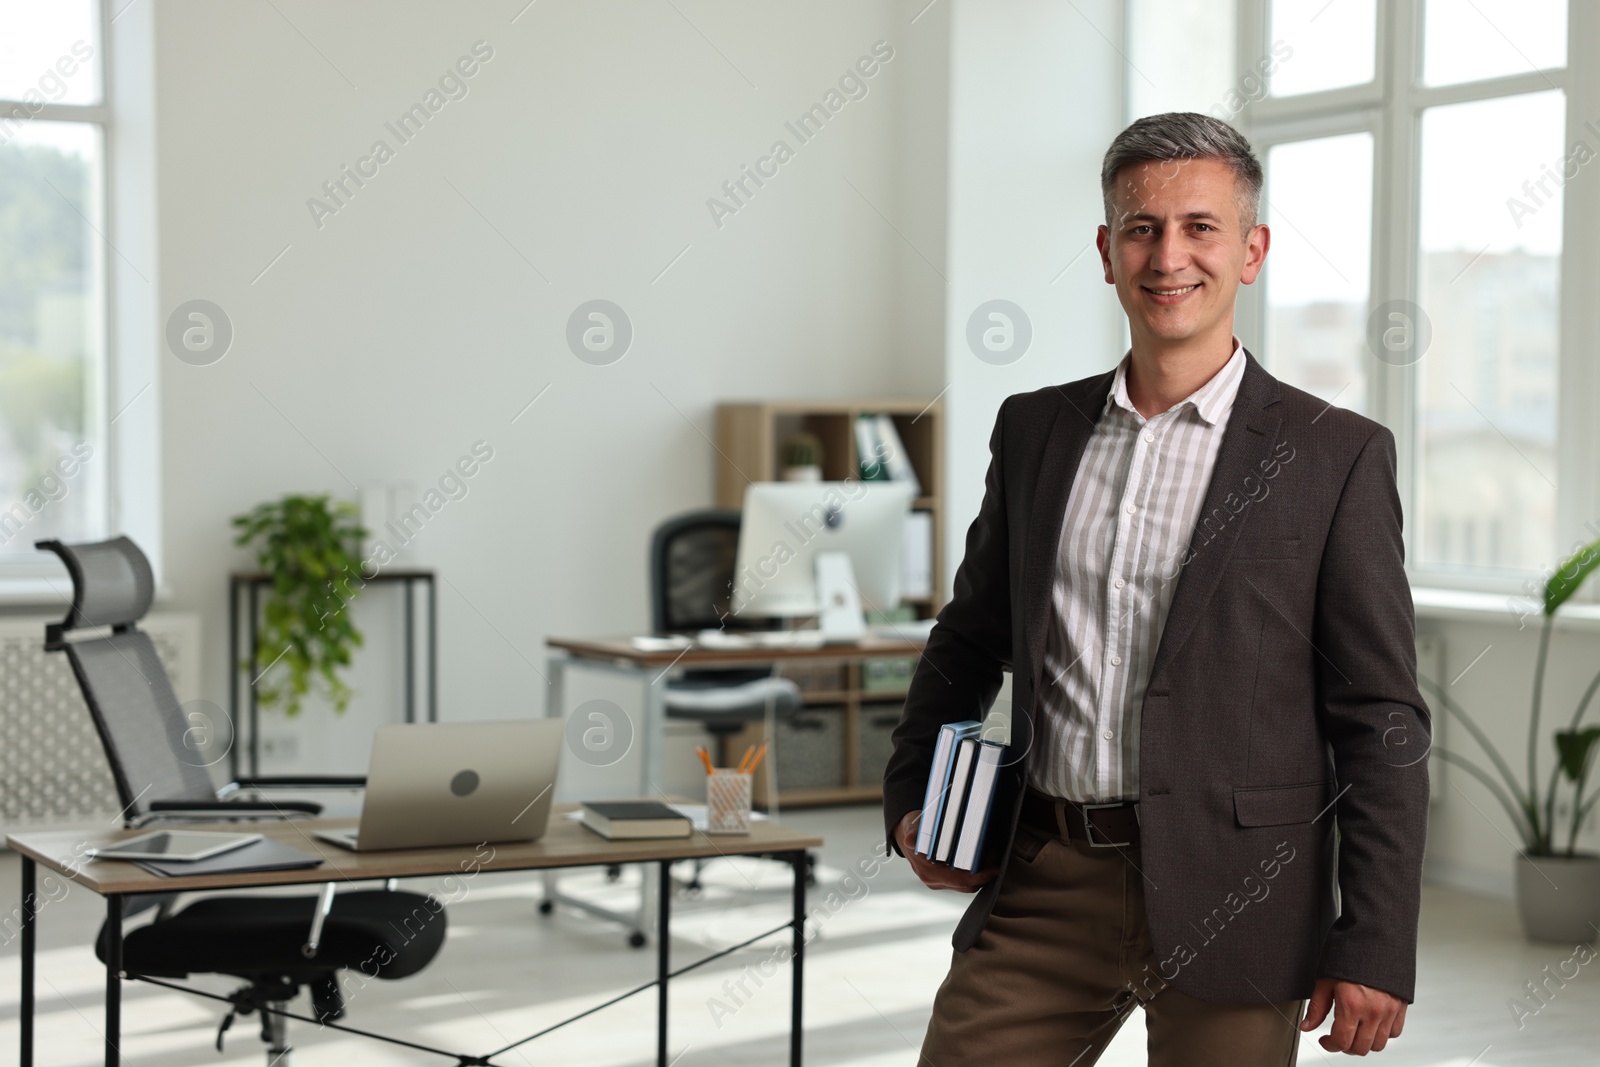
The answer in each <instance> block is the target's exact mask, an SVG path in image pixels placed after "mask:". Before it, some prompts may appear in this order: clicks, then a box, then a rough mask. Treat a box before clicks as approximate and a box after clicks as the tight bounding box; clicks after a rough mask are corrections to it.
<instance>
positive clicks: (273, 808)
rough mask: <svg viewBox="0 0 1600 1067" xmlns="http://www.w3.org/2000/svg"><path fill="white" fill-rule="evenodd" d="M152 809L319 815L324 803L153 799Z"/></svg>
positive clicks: (157, 810)
mask: <svg viewBox="0 0 1600 1067" xmlns="http://www.w3.org/2000/svg"><path fill="white" fill-rule="evenodd" d="M150 811H151V812H152V813H154V812H161V813H162V814H163V815H170V814H172V813H174V812H180V811H192V812H197V813H205V814H211V813H213V812H226V811H252V812H280V813H282V812H291V811H292V812H298V813H303V814H306V815H318V814H321V812H322V805H321V804H318V803H317V802H315V801H312V800H278V801H272V800H152V801H151V802H150Z"/></svg>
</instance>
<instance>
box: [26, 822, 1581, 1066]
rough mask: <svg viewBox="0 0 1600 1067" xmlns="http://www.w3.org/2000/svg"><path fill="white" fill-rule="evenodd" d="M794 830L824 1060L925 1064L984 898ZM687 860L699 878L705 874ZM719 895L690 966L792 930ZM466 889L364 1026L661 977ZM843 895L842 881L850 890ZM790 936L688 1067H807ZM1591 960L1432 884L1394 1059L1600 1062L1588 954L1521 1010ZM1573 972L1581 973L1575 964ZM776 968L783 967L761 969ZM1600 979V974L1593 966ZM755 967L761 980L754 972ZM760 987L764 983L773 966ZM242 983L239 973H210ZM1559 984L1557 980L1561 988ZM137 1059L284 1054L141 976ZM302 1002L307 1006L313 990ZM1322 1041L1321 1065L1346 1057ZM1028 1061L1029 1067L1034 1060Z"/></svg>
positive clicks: (682, 1028)
mask: <svg viewBox="0 0 1600 1067" xmlns="http://www.w3.org/2000/svg"><path fill="white" fill-rule="evenodd" d="M785 821H787V822H791V823H793V824H796V825H799V826H802V827H806V828H809V829H815V830H816V831H817V832H819V833H821V834H822V835H823V836H824V837H825V839H826V840H827V842H828V844H827V847H826V848H825V849H824V850H823V855H822V861H821V863H822V865H821V867H820V870H819V885H818V886H817V887H816V888H815V889H814V890H813V895H812V897H811V900H810V908H811V910H812V914H813V916H814V917H815V921H816V936H815V939H814V940H813V941H812V942H811V945H810V947H809V949H808V955H807V964H806V1002H805V1007H806V1015H805V1017H806V1062H807V1063H808V1064H814V1065H818V1067H821V1065H833V1067H847V1065H848V1067H913V1065H914V1064H915V1063H916V1060H917V1054H916V1050H917V1048H918V1047H919V1045H920V1043H921V1037H922V1033H923V1030H924V1028H925V1027H926V1025H927V1020H928V1010H929V1005H930V1003H931V1001H932V997H933V991H934V990H935V989H936V988H937V986H938V984H939V982H940V980H941V979H942V978H943V976H944V972H945V969H946V967H947V966H948V964H949V959H950V932H951V930H952V928H953V927H954V924H955V921H956V918H957V917H958V916H959V915H960V913H961V910H962V908H963V906H964V905H965V902H966V900H967V898H965V897H959V896H957V895H955V894H950V893H933V892H929V891H927V890H925V889H923V888H922V887H921V886H920V884H919V883H917V882H916V881H915V880H914V879H913V878H912V877H911V875H910V872H909V870H908V868H907V867H906V865H905V863H904V861H902V860H898V859H896V860H894V861H893V862H892V863H889V864H887V865H885V866H883V868H882V869H881V870H880V871H878V873H877V874H876V875H874V876H873V877H871V878H870V879H865V880H860V881H843V882H842V881H841V880H840V879H841V878H842V876H843V874H844V872H845V871H846V870H848V869H849V868H850V867H851V866H853V865H854V864H856V862H857V861H858V860H863V859H870V858H871V857H873V856H874V850H875V849H876V848H877V847H878V846H879V844H880V842H881V831H880V825H881V823H880V817H879V814H878V811H877V809H875V808H847V809H829V810H816V811H809V812H793V813H790V814H789V815H786V816H785ZM685 873H687V871H686V870H685ZM634 877H636V876H635V875H633V874H631V873H630V874H628V875H627V876H626V878H625V881H624V882H623V883H621V884H607V883H606V882H605V881H604V879H603V877H602V876H601V875H600V873H599V872H583V873H581V874H574V875H572V876H570V877H569V879H568V881H567V882H566V883H564V885H566V886H569V887H570V888H571V889H572V890H573V891H578V890H579V889H580V888H583V891H585V892H587V893H589V894H590V895H592V896H593V897H594V898H596V899H601V898H606V897H609V898H613V899H615V900H616V901H617V902H619V903H624V904H625V903H627V902H628V901H630V900H632V899H636V889H634V888H633V886H632V882H631V880H632V878H634ZM17 879H18V864H17V859H16V857H15V856H11V855H9V854H6V855H5V856H4V858H3V859H0V901H3V902H4V911H5V914H6V916H11V915H13V914H14V913H13V908H14V907H15V906H16V903H17V899H16V898H17V890H18V886H17ZM706 880H707V883H708V884H707V887H706V889H705V891H704V892H703V893H702V894H701V896H700V898H699V899H687V898H685V899H681V900H680V901H679V902H678V903H677V904H676V905H675V912H674V915H675V921H674V924H673V934H674V937H673V954H674V962H675V964H676V965H682V964H683V963H687V962H688V961H690V960H691V959H693V958H694V957H695V956H696V955H698V954H700V953H702V952H705V951H709V950H715V949H718V948H721V947H724V946H726V945H729V944H732V943H734V942H737V941H739V940H742V939H743V938H745V937H748V936H750V935H751V934H754V933H756V932H758V931H760V930H762V929H765V928H769V927H773V926H777V925H779V924H780V923H783V922H785V921H786V920H787V918H788V914H789V911H788V909H789V894H788V885H789V882H788V872H787V870H786V869H785V868H781V867H779V866H778V865H776V864H772V863H764V862H761V861H745V860H738V861H732V860H730V861H719V862H718V863H717V864H715V865H713V866H712V867H711V868H709V869H708V870H707V873H706ZM439 891H440V892H441V894H442V895H444V894H448V896H449V897H450V898H452V899H454V900H455V902H454V903H453V904H452V905H451V907H450V910H449V916H450V934H449V939H448V941H447V943H446V946H445V948H444V950H443V951H442V953H441V954H440V956H439V958H438V959H437V960H436V961H435V962H434V964H433V965H432V966H431V967H429V968H428V969H426V970H425V971H423V972H422V973H421V974H419V975H417V976H415V977H413V978H410V979H407V980H404V981H400V982H393V983H378V982H374V983H370V984H368V985H366V986H365V987H364V988H360V989H359V990H358V991H357V992H356V993H355V995H354V996H353V997H352V999H351V1003H350V1014H349V1016H348V1017H347V1019H346V1022H348V1023H349V1024H351V1025H354V1026H359V1027H362V1028H371V1029H373V1030H378V1031H382V1032H386V1033H393V1034H395V1035H396V1036H403V1037H409V1038H410V1039H412V1040H415V1041H419V1042H421V1043H423V1044H428V1045H433V1046H436V1047H445V1048H449V1049H454V1050H459V1051H463V1052H472V1053H483V1052H487V1051H490V1050H492V1049H494V1048H498V1047H501V1046H504V1045H507V1044H509V1043H511V1042H512V1041H514V1040H516V1039H518V1038H521V1037H523V1036H525V1035H527V1034H529V1033H532V1032H533V1031H535V1030H537V1029H539V1028H540V1027H542V1026H546V1025H549V1024H551V1023H553V1022H555V1021H557V1020H559V1019H560V1018H561V1017H562V1016H564V1015H570V1014H573V1013H575V1012H577V1011H580V1010H582V1009H583V1008H585V1007H587V1006H589V1005H591V1004H593V1003H596V1002H598V1001H601V1000H604V999H606V998H607V997H609V996H614V995H616V994H617V993H620V992H622V991H624V990H626V989H629V988H631V987H633V986H635V985H637V984H639V983H642V982H645V981H648V980H649V979H650V978H651V977H652V976H653V974H654V967H655V951H654V946H653V945H652V946H651V947H649V948H646V949H643V950H636V949H631V948H629V947H627V945H626V944H625V943H624V939H623V936H622V934H621V933H620V932H619V930H618V929H617V928H615V927H612V926H609V925H607V924H606V923H603V922H601V921H598V920H595V919H592V918H589V917H587V916H585V915H582V914H579V913H576V912H562V911H558V912H557V914H555V915H553V916H549V917H545V916H541V915H539V914H538V911H537V906H536V905H537V902H538V900H539V897H540V889H539V885H538V882H537V880H535V879H532V878H526V877H521V876H511V875H508V876H499V877H496V876H483V877H480V878H478V879H475V880H473V881H471V882H470V883H466V884H457V885H453V886H450V887H447V888H440V889H439ZM830 892H831V893H832V894H833V895H832V896H831V897H830ZM102 914H103V908H102V905H101V903H100V901H99V900H98V899H97V898H95V897H94V896H93V895H91V894H88V893H85V892H83V891H75V892H72V893H70V894H68V895H67V897H66V898H65V899H62V900H60V901H58V902H55V903H52V904H49V905H47V906H46V907H45V908H44V910H43V911H42V912H41V915H40V923H41V925H40V946H41V947H40V954H39V976H40V981H39V1000H40V1004H39V1023H38V1047H39V1049H40V1052H39V1054H38V1062H39V1063H40V1064H48V1065H51V1067H55V1065H62V1067H69V1065H80V1064H81V1065H86V1067H87V1065H90V1064H98V1063H101V1062H103V1061H102V1052H101V1047H102V1046H101V1044H100V1042H101V1036H100V1034H101V1031H100V1026H101V1023H102V1014H101V1012H102V1004H103V1000H102V995H103V994H102V990H103V984H104V971H103V970H102V969H101V968H100V966H99V964H98V963H97V962H96V961H95V959H94V955H93V953H92V951H91V950H90V949H89V948H88V947H87V944H88V941H89V939H90V938H91V937H92V936H93V935H94V932H95V931H96V930H97V928H98V925H99V922H100V919H101V917H102ZM785 936H786V935H779V936H778V937H775V938H772V939H768V940H766V941H762V942H757V943H756V944H755V945H752V946H750V947H748V948H745V949H742V950H740V951H739V952H737V953H734V954H733V955H731V956H729V957H726V958H724V959H722V960H719V961H717V962H716V963H713V964H710V965H708V966H706V967H705V968H702V969H699V970H696V971H693V972H690V973H689V974H686V975H684V976H682V977H681V978H678V979H675V980H674V981H673V984H672V1005H671V1013H670V1026H671V1042H670V1047H671V1050H672V1054H673V1055H674V1056H675V1057H676V1059H675V1060H674V1064H675V1065H676V1067H697V1065H701V1064H707V1065H709V1064H718V1065H722V1064H736V1065H745V1064H748V1065H762V1067H767V1065H775V1064H781V1063H787V1062H788V1060H787V1040H788V1023H789V973H788V967H787V964H784V965H782V966H777V967H774V966H773V961H774V960H775V957H774V951H775V947H776V945H777V944H778V943H779V942H780V941H781V940H783V939H784V937H785ZM0 941H3V942H4V943H3V947H0V1064H3V1063H14V1062H16V1061H15V1051H14V1050H15V1049H16V1047H17V1029H18V1024H17V1011H18V964H17V949H18V945H17V939H16V937H15V926H14V921H8V922H7V923H6V924H5V927H4V932H3V933H0ZM1571 955H1572V949H1571V948H1570V947H1569V948H1563V947H1562V946H1560V945H1540V944H1530V943H1528V942H1526V941H1524V940H1523V938H1522V936H1521V934H1520V932H1519V931H1518V929H1517V925H1516V918H1515V915H1514V913H1513V910H1512V907H1511V905H1510V903H1509V902H1507V901H1503V900H1496V899H1489V898H1482V897H1475V896H1470V895H1467V894H1463V893H1458V892H1454V891H1450V890H1444V889H1437V888H1430V889H1429V890H1428V892H1427V893H1426V895H1425V897H1424V904H1423V924H1422V949H1421V957H1420V961H1419V964H1420V975H1419V989H1418V1003H1417V1004H1415V1005H1413V1007H1412V1009H1411V1012H1410V1018H1409V1022H1408V1025H1407V1029H1406V1033H1405V1035H1404V1036H1403V1037H1402V1038H1401V1039H1400V1040H1399V1041H1398V1042H1396V1043H1394V1044H1392V1045H1391V1046H1390V1047H1389V1049H1388V1050H1387V1051H1385V1052H1384V1053H1382V1054H1381V1055H1380V1058H1379V1059H1378V1060H1377V1062H1379V1063H1383V1064H1388V1065H1391V1067H1468V1065H1471V1067H1511V1065H1516V1064H1539V1065H1541V1067H1563V1065H1568V1064H1570V1065H1574V1067H1576V1065H1580V1064H1582V1065H1590V1064H1594V1063H1597V1062H1600V962H1597V963H1594V964H1588V965H1584V966H1582V967H1581V969H1580V970H1579V973H1578V975H1577V977H1576V978H1573V979H1572V980H1570V981H1569V982H1567V984H1566V985H1565V987H1564V988H1560V989H1559V990H1557V991H1556V992H1555V993H1554V995H1553V996H1551V997H1550V998H1549V1003H1548V1004H1546V1005H1545V1006H1544V1007H1543V1008H1542V1009H1541V1010H1539V1011H1538V1013H1537V1014H1536V1015H1533V1016H1531V1017H1527V1018H1524V1020H1523V1022H1524V1025H1523V1027H1522V1028H1521V1029H1519V1028H1518V1026H1517V1023H1516V1020H1515V1017H1514V1014H1513V1012H1512V1010H1511V1008H1510V1007H1509V1006H1508V1001H1510V1000H1512V999H1513V998H1516V997H1518V996H1519V995H1521V994H1523V993H1524V990H1523V983H1524V982H1526V981H1528V980H1530V979H1537V978H1540V977H1542V975H1541V969H1542V968H1543V967H1545V966H1546V965H1549V966H1550V967H1551V969H1552V971H1554V970H1555V969H1556V967H1557V966H1558V965H1559V964H1561V963H1562V961H1564V960H1567V959H1568V957H1570V956H1571ZM1571 971H1572V965H1568V967H1567V973H1569V974H1570V973H1571ZM763 972H768V973H771V977H770V978H762V977H761V975H762V974H763ZM1591 972H1594V973H1591ZM741 975H747V976H754V977H745V979H744V983H743V991H741V990H740V989H739V988H738V987H736V986H735V985H734V984H733V983H734V982H735V981H737V980H739V979H740V977H741ZM758 978H759V979H760V981H759V983H758V981H757V979H758ZM197 984H203V985H204V986H205V987H206V988H209V989H212V990H217V991H226V990H227V989H229V988H231V986H232V985H233V984H235V983H231V982H230V981H228V980H215V979H213V980H210V981H207V982H204V983H197ZM1552 988H1553V985H1552ZM125 1002H126V1006H125V1013H124V1022H123V1034H124V1039H123V1042H122V1051H123V1062H124V1063H127V1064H172V1065H193V1064H212V1063H228V1064H233V1063H251V1064H260V1063H262V1062H264V1059H265V1057H264V1056H263V1055H262V1051H261V1048H262V1047H261V1045H260V1043H259V1042H258V1041H257V1039H256V1033H255V1024H254V1022H253V1020H239V1021H238V1022H236V1023H235V1025H234V1027H233V1029H232V1030H231V1031H230V1032H229V1034H228V1041H227V1051H226V1053H225V1054H219V1053H217V1052H216V1051H215V1049H214V1048H213V1041H214V1038H215V1035H216V1028H217V1024H218V1022H219V1021H220V1018H221V1015H222V1012H221V1010H220V1008H221V1005H219V1004H216V1003H213V1002H206V1001H201V1000H198V999H195V998H190V997H187V996H184V995H182V994H179V993H174V992H169V991H167V990H163V989H158V988H154V987H149V986H143V985H140V984H137V983H133V984H130V985H129V986H128V987H127V992H126V994H125ZM301 1007H302V1010H303V1001H302V1003H301ZM293 1026H294V1029H293V1031H292V1032H293V1035H294V1043H295V1045H296V1053H295V1062H296V1063H297V1064H298V1065H299V1067H322V1065H328V1067H351V1065H355V1064H360V1065H368V1064H370V1065H375V1067H377V1065H387V1064H435V1063H438V1064H445V1063H448V1062H449V1061H447V1060H445V1059H443V1058H441V1057H437V1056H431V1055H427V1054H424V1053H420V1052H415V1051H409V1050H405V1049H401V1048H396V1047H393V1046H384V1045H379V1044H375V1043H373V1042H370V1041H366V1040H363V1039H360V1038H356V1037H352V1036H349V1035H343V1034H337V1033H335V1032H333V1031H330V1030H319V1029H318V1028H316V1027H315V1026H313V1025H310V1024H293ZM1142 1045H1143V1033H1142V1026H1141V1025H1140V1022H1139V1020H1138V1018H1137V1017H1136V1018H1134V1019H1133V1020H1131V1021H1130V1022H1129V1023H1128V1024H1127V1025H1126V1026H1125V1027H1124V1028H1123V1032H1122V1033H1121V1034H1120V1035H1119V1036H1118V1038H1117V1041H1116V1043H1115V1045H1114V1046H1113V1048H1112V1049H1111V1051H1110V1052H1108V1053H1107V1055H1106V1056H1105V1057H1104V1058H1103V1059H1102V1060H1101V1061H1100V1062H1101V1063H1102V1064H1106V1065H1108V1067H1124V1065H1132V1064H1141V1063H1143V1062H1144V1061H1143V1056H1142ZM654 1048H655V994H654V991H653V990H649V991H646V992H644V993H641V994H638V995H637V996H635V997H632V998H630V999H628V1000H625V1001H623V1002H621V1003H619V1004H617V1005H615V1006H613V1007H609V1008H606V1009H604V1010H603V1011H600V1012H597V1013H595V1014H594V1015H591V1016H589V1017H588V1018H586V1019H583V1020H581V1021H579V1022H577V1023H574V1024H572V1025H571V1026H568V1027H564V1028H562V1029H560V1030H557V1031H555V1032H553V1033H551V1034H549V1035H547V1036H545V1037H542V1038H540V1039H539V1040H538V1041H537V1042H535V1043H534V1044H532V1045H530V1046H527V1047H526V1048H525V1049H523V1050H520V1051H514V1052H510V1053H507V1054H505V1055H503V1056H501V1057H499V1058H498V1059H497V1060H496V1062H497V1063H502V1064H506V1065H516V1064H524V1065H532V1064H536V1063H537V1064H545V1063H572V1064H595V1065H618V1067H621V1065H628V1067H634V1065H638V1067H643V1065H645V1064H648V1063H651V1062H653V1059H654ZM1342 1058H1343V1057H1334V1056H1330V1055H1328V1054H1327V1053H1324V1052H1323V1051H1322V1049H1321V1048H1320V1047H1319V1046H1318V1045H1317V1044H1316V1043H1315V1040H1314V1038H1312V1037H1307V1038H1306V1039H1305V1041H1304V1044H1303V1046H1302V1050H1301V1056H1300V1062H1301V1063H1302V1064H1308V1065H1319V1064H1323V1063H1331V1062H1333V1061H1334V1060H1335V1059H1342ZM1018 1067H1020V1065H1018Z"/></svg>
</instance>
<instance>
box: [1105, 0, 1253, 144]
mask: <svg viewBox="0 0 1600 1067" xmlns="http://www.w3.org/2000/svg"><path fill="white" fill-rule="evenodd" d="M1123 11H1124V15H1123V17H1124V18H1125V19H1126V20H1127V26H1128V46H1127V47H1128V63H1127V66H1126V70H1125V72H1124V75H1123V77H1124V79H1125V81H1126V83H1127V87H1128V121H1130V122H1131V121H1133V120H1134V119H1142V118H1144V117H1145V116H1146V115H1157V114H1160V113H1161V112H1164V111H1200V112H1204V113H1206V114H1210V115H1215V116H1217V117H1218V118H1221V119H1226V120H1230V121H1231V120H1232V119H1233V118H1234V117H1235V116H1236V115H1238V113H1239V112H1240V111H1241V110H1243V109H1244V106H1245V104H1246V103H1247V102H1248V101H1249V100H1259V99H1260V98H1261V96H1262V89H1263V86H1264V85H1265V82H1264V81H1263V80H1262V76H1261V73H1260V71H1261V70H1262V69H1264V68H1259V67H1250V65H1249V64H1236V63H1235V62H1234V58H1233V53H1234V41H1235V38H1236V37H1237V36H1238V31H1237V27H1236V25H1235V22H1234V7H1233V0H1127V3H1126V5H1125V6H1124V8H1123ZM1241 67H1246V68H1249V69H1247V70H1245V71H1244V73H1243V74H1241Z"/></svg>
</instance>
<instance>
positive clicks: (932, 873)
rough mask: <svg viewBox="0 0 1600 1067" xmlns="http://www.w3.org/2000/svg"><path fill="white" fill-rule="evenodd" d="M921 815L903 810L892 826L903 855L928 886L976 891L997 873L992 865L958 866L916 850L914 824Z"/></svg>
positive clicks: (930, 887) (919, 819) (959, 890)
mask: <svg viewBox="0 0 1600 1067" xmlns="http://www.w3.org/2000/svg"><path fill="white" fill-rule="evenodd" d="M921 819H922V812H921V811H920V810H918V811H908V812H906V813H905V816H904V817H903V818H901V820H900V824H899V825H898V826H896V827H895V828H894V839H895V843H896V844H898V845H899V846H900V851H901V852H902V853H903V854H904V855H905V857H906V859H908V860H910V861H911V869H912V870H913V871H915V872H916V875H917V877H918V878H920V879H922V884H923V885H925V886H927V887H928V888H929V889H954V890H955V891H956V892H958V893H976V892H977V891H978V888H979V887H980V886H982V885H983V884H984V883H985V882H987V881H989V880H990V879H991V878H993V877H994V876H995V875H996V874H997V873H999V872H998V869H997V868H994V867H990V868H988V869H987V870H982V871H963V870H958V869H957V868H955V867H952V866H950V865H949V864H948V863H935V862H934V861H933V860H931V859H929V858H928V857H927V856H923V855H920V854H919V853H918V852H917V824H918V823H919V822H920V821H921Z"/></svg>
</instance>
